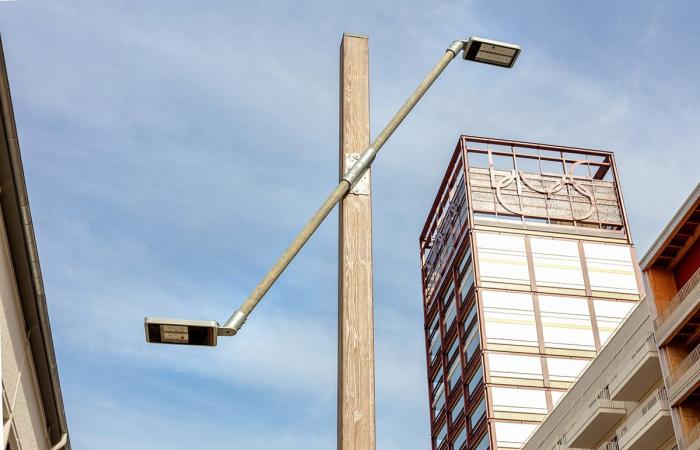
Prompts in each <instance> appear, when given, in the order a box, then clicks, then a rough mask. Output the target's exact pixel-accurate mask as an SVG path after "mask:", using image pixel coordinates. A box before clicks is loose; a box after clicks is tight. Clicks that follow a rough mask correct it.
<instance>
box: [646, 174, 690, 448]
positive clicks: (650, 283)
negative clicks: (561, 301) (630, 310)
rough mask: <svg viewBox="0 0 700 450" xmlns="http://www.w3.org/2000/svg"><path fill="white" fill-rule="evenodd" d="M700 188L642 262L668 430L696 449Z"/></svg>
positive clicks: (676, 215)
mask: <svg viewBox="0 0 700 450" xmlns="http://www.w3.org/2000/svg"><path fill="white" fill-rule="evenodd" d="M699 238H700V184H698V185H697V186H696V187H695V190H694V191H693V192H692V193H691V194H690V196H689V197H688V199H687V200H686V201H685V203H684V204H683V205H682V207H681V208H680V210H678V212H677V213H676V214H675V216H673V218H672V219H671V221H670V222H669V224H668V225H667V226H666V228H665V229H664V230H663V232H662V233H661V235H660V236H659V237H658V239H657V240H656V242H654V244H653V245H652V246H651V248H650V250H649V251H648V252H647V254H646V255H645V256H644V258H642V261H641V267H642V270H643V271H644V275H645V280H646V286H647V292H648V297H647V299H648V303H649V308H650V310H651V315H652V317H653V318H654V329H655V335H656V343H657V345H658V347H659V358H660V361H661V370H662V372H663V376H664V383H665V386H666V391H667V392H668V400H669V402H670V404H671V416H672V418H673V426H674V428H675V432H676V436H677V438H678V447H679V448H681V449H698V448H700V239H699Z"/></svg>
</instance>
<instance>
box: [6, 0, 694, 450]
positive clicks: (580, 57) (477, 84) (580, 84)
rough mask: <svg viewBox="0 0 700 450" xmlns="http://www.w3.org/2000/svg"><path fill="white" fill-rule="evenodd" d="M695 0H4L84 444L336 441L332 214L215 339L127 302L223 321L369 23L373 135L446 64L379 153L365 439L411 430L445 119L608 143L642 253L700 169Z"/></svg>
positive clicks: (333, 108)
mask: <svg viewBox="0 0 700 450" xmlns="http://www.w3.org/2000/svg"><path fill="white" fill-rule="evenodd" d="M699 15H700V7H699V6H698V4H697V3H696V2H692V1H686V2H680V1H679V2H649V1H619V2H603V1H588V2H558V1H530V2H509V1H490V2H485V1H481V2H475V1H467V2H452V1H435V2H415V1H372V2H366V1H361V2H330V1H307V2H273V1H257V2H227V1H148V2H118V1H113V2H97V1H70V2H41V1H30V0H22V1H17V2H0V32H1V33H2V37H3V43H4V47H5V56H6V59H7V64H8V70H9V75H10V82H11V88H12V95H13V101H14V107H15V114H16V121H17V126H18V131H19V135H20V144H21V148H22V155H23V160H24V165H25V171H26V178H27V184H28V188H29V194H30V202H31V207H32V214H33V218H34V224H35V228H36V233H37V240H38V244H39V252H40V256H41V263H42V269H43V274H44V281H45V284H46V291H47V297H48V302H49V309H50V315H51V321H52V329H53V336H54V342H55V345H56V352H57V356H58V364H59V370H60V375H61V383H62V387H63V394H64V399H65V407H66V411H67V415H68V422H69V428H70V432H71V440H72V442H73V445H74V448H76V449H106V450H111V449H143V448H151V449H173V448H197V449H218V448H228V447H229V446H231V445H233V447H235V448H241V449H250V450H257V449H277V450H280V449H299V448H304V449H310V450H315V449H324V450H325V449H329V448H333V447H334V446H335V423H336V412H335V408H336V406H335V405H336V321H337V291H336V289H337V288H336V282H337V279H336V255H337V241H336V239H337V238H336V231H337V215H336V214H335V213H333V215H332V216H331V217H329V219H328V221H327V222H326V223H325V224H324V225H323V226H322V227H321V228H320V229H319V231H318V233H317V234H316V235H315V237H314V238H313V239H312V241H311V242H310V243H309V245H308V246H307V247H306V248H305V249H304V250H303V251H302V253H301V254H300V255H299V257H298V258H297V260H296V261H295V262H294V263H293V264H292V265H291V266H290V267H289V269H288V270H287V272H286V273H285V274H284V276H283V277H282V278H281V279H280V281H279V283H278V284H277V285H276V286H275V287H274V288H273V289H272V290H271V291H270V292H269V294H268V295H267V297H266V298H265V300H264V301H263V303H262V304H261V306H260V307H259V308H258V309H257V310H256V311H255V313H254V315H253V316H251V318H250V320H249V322H248V323H247V324H246V326H245V328H244V332H243V333H242V334H241V335H239V336H237V337H236V338H234V339H226V340H225V341H222V342H221V344H220V346H219V347H217V348H215V349H202V348H194V349H193V348H187V347H184V348H183V347H168V346H149V345H147V344H146V343H145V342H144V337H143V317H144V316H146V315H162V316H175V317H193V318H202V319H217V320H219V321H223V320H225V319H226V318H227V317H228V315H229V314H230V313H231V311H232V310H233V309H235V308H236V307H237V306H238V304H239V303H240V301H241V300H242V299H243V298H244V297H245V296H246V295H247V293H248V290H250V289H251V288H252V287H253V286H254V285H255V283H256V282H257V280H258V278H259V277H260V276H261V275H262V274H263V273H264V272H265V270H266V269H267V268H268V266H269V265H270V264H271V263H272V262H273V261H274V259H275V258H276V257H277V256H278V254H279V252H280V251H281V250H282V249H283V248H284V247H285V246H286V245H287V244H288V242H289V240H290V239H291V238H292V236H293V235H294V234H295V232H296V231H297V229H298V228H299V227H300V226H301V225H302V224H303V223H304V222H305V220H306V219H307V217H308V216H309V215H310V214H311V213H312V212H313V211H314V210H315V209H316V207H317V206H318V204H319V203H320V201H321V200H322V199H323V198H324V197H325V195H326V193H327V191H328V190H330V189H331V188H332V187H333V185H334V183H335V182H336V180H337V154H338V149H337V142H338V48H339V44H340V38H341V35H342V33H343V32H345V31H347V32H354V33H362V34H367V35H368V36H369V38H370V84H371V102H372V103H371V104H372V112H371V114H372V118H371V122H372V131H373V135H374V134H376V133H377V132H378V131H379V130H380V129H381V127H383V125H384V123H385V122H386V121H387V120H388V119H389V117H390V116H391V114H393V112H394V111H395V110H396V108H398V106H399V105H400V104H401V103H402V102H403V100H404V99H405V97H406V96H407V95H408V94H409V93H410V92H411V91H412V90H413V88H414V87H415V85H416V84H417V82H418V81H419V80H420V79H421V78H422V77H423V76H424V74H425V73H426V72H427V70H428V69H429V68H430V67H431V66H432V64H434V62H435V61H436V60H437V59H438V58H439V57H440V55H441V54H442V52H443V51H444V49H445V47H446V46H447V45H448V44H449V43H450V42H451V41H452V40H454V39H457V38H464V37H467V36H469V35H480V36H483V37H488V38H493V39H499V40H506V41H512V42H517V43H519V44H520V45H521V46H522V47H523V49H524V50H523V53H522V55H521V57H520V59H519V61H518V64H517V66H516V68H515V69H514V70H512V71H506V70H500V69H497V68H491V67H486V66H482V65H475V64H466V63H462V62H457V61H456V62H455V63H453V64H452V65H451V66H450V67H448V69H447V70H446V72H445V73H444V75H443V76H442V77H441V79H440V80H439V82H438V83H436V85H435V86H434V87H433V88H432V90H431V91H430V93H429V94H428V95H427V96H426V97H425V98H424V100H423V101H422V103H420V104H419V105H418V107H417V108H416V109H415V110H414V112H413V113H412V114H411V116H410V117H409V118H408V119H407V120H406V122H405V123H404V124H403V125H402V126H401V128H400V129H399V130H398V131H397V132H396V134H395V135H394V137H392V139H391V140H390V141H389V143H387V144H386V146H385V147H384V149H383V151H382V154H380V156H379V157H378V159H377V161H376V163H375V166H374V169H373V196H374V199H373V202H374V251H375V302H376V311H375V315H376V349H377V362H376V371H377V372H376V374H377V385H376V391H377V442H378V448H379V449H382V450H393V449H402V450H413V449H425V448H429V437H428V435H429V430H428V402H427V388H426V386H427V385H426V382H425V378H426V375H425V368H424V364H425V356H424V344H423V323H422V306H421V291H420V278H419V264H418V235H419V233H420V230H421V228H422V225H423V222H424V220H425V216H426V214H427V211H428V209H429V206H430V205H431V203H432V199H433V196H434V195H435V192H436V190H437V186H438V184H439V181H440V179H441V178H442V175H443V172H444V168H445V166H446V164H447V162H448V160H449V157H450V155H451V153H452V150H453V149H454V146H455V143H456V142H457V139H458V137H459V135H460V134H474V135H482V136H493V137H500V138H512V139H519V140H527V141H535V142H544V143H551V144H562V145H572V146H581V147H590V148H602V149H609V150H613V151H615V152H616V155H617V162H618V165H619V171H620V175H621V178H622V185H623V191H624V196H625V201H626V204H627V208H628V213H629V217H630V222H631V228H632V232H633V235H634V238H635V241H636V245H637V248H638V251H639V253H640V255H641V254H643V253H644V251H646V249H647V248H648V246H649V244H650V242H651V241H652V240H653V239H654V237H655V236H656V235H657V234H658V233H659V232H660V230H661V228H662V227H663V226H664V225H665V223H666V221H667V220H668V219H669V218H670V215H671V214H672V213H673V212H674V211H675V209H676V208H677V207H678V206H679V205H680V203H681V202H682V200H683V199H684V198H685V196H686V195H687V194H688V193H689V192H690V191H691V189H692V188H693V187H694V186H695V184H696V183H697V182H698V173H700V144H698V133H700V114H698V104H699V103H700V102H699V100H700V95H699V93H698V86H697V79H698V75H699V72H700V64H699V63H698V59H697V57H696V54H697V48H698V45H699V44H700V34H698V32H697V24H696V18H697V17H698V16H699Z"/></svg>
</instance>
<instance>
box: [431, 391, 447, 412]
mask: <svg viewBox="0 0 700 450" xmlns="http://www.w3.org/2000/svg"><path fill="white" fill-rule="evenodd" d="M443 386H444V385H443V384H440V387H438V390H437V391H436V392H435V396H434V400H433V414H435V417H437V416H439V415H440V413H441V412H442V409H443V408H444V407H445V388H444V387H443Z"/></svg>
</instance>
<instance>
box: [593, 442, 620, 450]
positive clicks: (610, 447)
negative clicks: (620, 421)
mask: <svg viewBox="0 0 700 450" xmlns="http://www.w3.org/2000/svg"><path fill="white" fill-rule="evenodd" d="M598 450H620V444H618V443H617V441H609V442H606V443H605V444H603V445H602V446H600V447H599V448H598Z"/></svg>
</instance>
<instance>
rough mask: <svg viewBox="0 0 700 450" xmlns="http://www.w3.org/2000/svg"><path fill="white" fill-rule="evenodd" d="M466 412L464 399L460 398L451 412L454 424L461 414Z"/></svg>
mask: <svg viewBox="0 0 700 450" xmlns="http://www.w3.org/2000/svg"><path fill="white" fill-rule="evenodd" d="M463 411H464V397H461V396H460V398H459V401H458V402H457V403H455V405H454V406H453V407H452V411H450V420H452V422H453V423H454V422H455V421H456V420H457V418H458V417H459V415H460V414H462V412H463Z"/></svg>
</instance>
